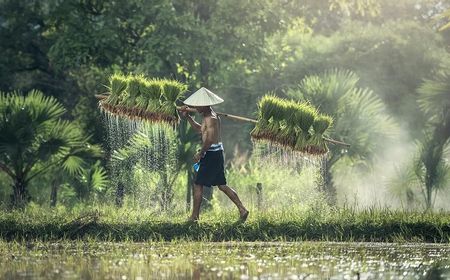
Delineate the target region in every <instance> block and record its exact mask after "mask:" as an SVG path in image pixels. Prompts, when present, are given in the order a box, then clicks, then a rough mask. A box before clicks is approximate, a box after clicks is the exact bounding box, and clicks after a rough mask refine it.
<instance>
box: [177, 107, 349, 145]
mask: <svg viewBox="0 0 450 280" xmlns="http://www.w3.org/2000/svg"><path fill="white" fill-rule="evenodd" d="M177 110H179V111H188V112H192V113H196V112H197V110H195V109H192V108H183V107H177ZM216 114H217V115H219V116H224V117H227V118H230V119H233V120H237V121H245V122H251V123H257V122H258V121H257V120H255V119H250V118H246V117H241V116H236V115H231V114H227V113H220V112H216ZM323 140H325V141H326V142H329V143H331V144H335V145H341V146H346V147H350V144H347V143H344V142H341V141H337V140H334V139H330V138H326V137H323Z"/></svg>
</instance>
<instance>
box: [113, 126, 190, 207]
mask: <svg viewBox="0 0 450 280" xmlns="http://www.w3.org/2000/svg"><path fill="white" fill-rule="evenodd" d="M175 140H176V135H175V132H174V131H173V129H172V128H169V127H167V128H158V127H155V126H153V125H151V124H146V123H144V124H143V125H142V126H141V127H140V129H139V130H138V131H137V132H135V133H134V134H133V135H132V136H131V137H130V139H129V140H128V141H127V143H125V145H124V146H123V147H121V148H118V149H116V150H114V151H113V154H112V157H111V165H112V169H113V173H114V174H115V178H114V179H115V180H116V181H118V182H120V183H121V185H123V186H124V187H125V188H126V190H125V191H127V192H129V193H132V192H133V191H135V190H138V189H139V188H140V187H141V186H139V183H140V182H139V180H137V177H138V174H139V173H140V174H142V173H143V172H147V173H148V174H150V176H146V179H148V180H149V181H151V183H152V184H153V185H154V186H156V191H155V192H154V193H153V199H154V200H156V201H158V203H159V206H160V208H161V209H162V210H163V211H164V210H167V209H169V207H170V206H171V203H172V200H173V196H174V189H173V186H174V184H175V181H176V179H177V178H178V175H179V174H180V172H181V171H182V169H181V168H178V165H177V164H174V163H175V161H176V155H177V153H178V148H179V145H178V143H177V142H176V141H175Z"/></svg>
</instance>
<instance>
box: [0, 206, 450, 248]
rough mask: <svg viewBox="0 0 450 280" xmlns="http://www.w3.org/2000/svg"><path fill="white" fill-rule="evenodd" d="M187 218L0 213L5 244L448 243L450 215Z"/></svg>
mask: <svg viewBox="0 0 450 280" xmlns="http://www.w3.org/2000/svg"><path fill="white" fill-rule="evenodd" d="M186 218H187V215H185V214H181V213H179V214H171V215H169V214H165V215H161V214H155V213H152V212H150V211H148V210H133V209H126V208H125V209H116V208H113V207H90V208H81V209H78V210H74V209H72V210H68V209H65V208H56V209H52V210H50V209H47V208H40V207H29V208H27V209H25V210H22V211H5V210H2V211H1V212H0V238H1V239H4V240H18V241H22V240H42V241H48V240H61V239H94V240H102V241H149V240H165V241H169V240H170V241H173V240H188V241H191V240H192V241H194V240H195V241H228V240H237V241H240V240H242V241H281V240H283V241H301V240H314V241H368V242H369V241H370V242H402V241H404V242H437V243H439V242H444V243H447V242H450V213H419V212H405V211H394V210H387V209H368V210H363V211H357V210H354V209H348V208H345V209H338V210H317V209H316V210H291V211H267V212H256V211H253V212H252V213H251V216H250V217H249V219H248V221H247V222H246V223H245V224H239V223H236V219H237V213H235V212H234V211H224V212H207V213H205V214H204V215H202V217H201V221H200V222H199V223H198V224H189V223H186V222H185V220H186Z"/></svg>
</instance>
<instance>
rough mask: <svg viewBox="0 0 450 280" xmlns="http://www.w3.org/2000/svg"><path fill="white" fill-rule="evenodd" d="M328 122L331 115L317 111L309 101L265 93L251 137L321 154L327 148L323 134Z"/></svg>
mask: <svg viewBox="0 0 450 280" xmlns="http://www.w3.org/2000/svg"><path fill="white" fill-rule="evenodd" d="M332 122H333V120H332V118H331V117H329V116H325V115H322V114H319V112H318V111H317V109H316V108H314V107H313V106H312V105H311V104H309V103H306V102H296V101H292V100H285V99H282V98H279V97H276V96H274V95H273V94H269V95H265V96H263V97H262V98H261V100H260V102H259V103H258V122H257V123H256V125H255V128H254V129H253V130H252V132H251V137H252V139H253V140H257V141H258V140H259V141H270V142H271V143H273V144H275V145H277V146H281V147H283V148H289V149H291V150H293V151H298V152H302V153H308V154H314V155H319V154H325V153H327V152H328V148H327V146H326V143H325V141H324V140H323V134H324V133H325V131H326V130H327V129H328V128H329V127H330V126H331V124H332Z"/></svg>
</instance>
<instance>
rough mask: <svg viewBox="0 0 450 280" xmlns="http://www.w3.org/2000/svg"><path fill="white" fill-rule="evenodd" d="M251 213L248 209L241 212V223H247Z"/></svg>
mask: <svg viewBox="0 0 450 280" xmlns="http://www.w3.org/2000/svg"><path fill="white" fill-rule="evenodd" d="M249 213H250V212H249V211H248V210H247V209H245V210H244V211H241V215H240V217H239V221H240V222H242V223H245V221H246V220H247V217H248V214H249Z"/></svg>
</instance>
